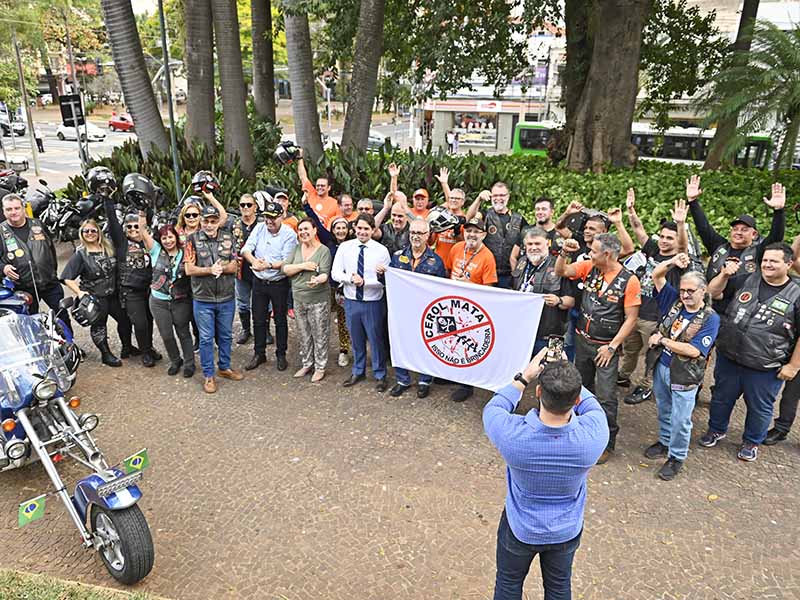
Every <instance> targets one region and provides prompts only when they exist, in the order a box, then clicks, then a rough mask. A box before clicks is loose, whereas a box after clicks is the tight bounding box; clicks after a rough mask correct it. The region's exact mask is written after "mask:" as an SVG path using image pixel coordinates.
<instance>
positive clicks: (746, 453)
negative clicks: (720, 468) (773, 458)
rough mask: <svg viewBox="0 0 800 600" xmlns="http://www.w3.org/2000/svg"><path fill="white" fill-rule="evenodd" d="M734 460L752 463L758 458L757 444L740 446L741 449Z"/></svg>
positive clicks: (748, 443)
mask: <svg viewBox="0 0 800 600" xmlns="http://www.w3.org/2000/svg"><path fill="white" fill-rule="evenodd" d="M736 458H738V459H739V460H746V461H747V462H753V461H754V460H755V459H757V458H758V444H752V443H750V442H745V443H744V444H742V447H741V448H739V453H738V454H737V455H736Z"/></svg>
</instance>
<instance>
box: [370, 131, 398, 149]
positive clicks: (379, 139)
mask: <svg viewBox="0 0 800 600" xmlns="http://www.w3.org/2000/svg"><path fill="white" fill-rule="evenodd" d="M387 141H388V142H389V144H390V146H392V147H394V148H397V147H398V145H397V144H392V138H390V137H389V136H387V135H383V134H382V133H378V132H376V131H370V132H369V138H368V139H367V152H377V151H378V150H380V149H381V148H383V147H384V146H385V145H386V142H387Z"/></svg>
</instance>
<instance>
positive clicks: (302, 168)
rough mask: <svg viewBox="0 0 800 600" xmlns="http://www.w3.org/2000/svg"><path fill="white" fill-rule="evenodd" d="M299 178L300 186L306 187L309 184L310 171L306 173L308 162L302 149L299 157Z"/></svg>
mask: <svg viewBox="0 0 800 600" xmlns="http://www.w3.org/2000/svg"><path fill="white" fill-rule="evenodd" d="M297 176H298V177H299V178H300V185H302V186H303V187H305V185H306V183H307V182H308V171H306V161H305V160H304V157H303V149H302V148H300V155H299V156H298V157H297Z"/></svg>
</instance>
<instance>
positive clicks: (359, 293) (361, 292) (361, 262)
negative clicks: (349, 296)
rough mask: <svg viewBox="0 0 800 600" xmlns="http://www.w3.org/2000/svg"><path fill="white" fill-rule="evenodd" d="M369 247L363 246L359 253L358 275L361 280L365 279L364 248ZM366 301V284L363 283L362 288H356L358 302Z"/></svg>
mask: <svg viewBox="0 0 800 600" xmlns="http://www.w3.org/2000/svg"><path fill="white" fill-rule="evenodd" d="M366 247H367V246H366V245H365V244H361V246H360V250H359V251H358V269H357V273H358V276H359V277H361V279H362V280H363V279H364V248H366ZM363 299H364V284H363V283H362V284H361V285H360V286H358V287H357V288H356V300H363Z"/></svg>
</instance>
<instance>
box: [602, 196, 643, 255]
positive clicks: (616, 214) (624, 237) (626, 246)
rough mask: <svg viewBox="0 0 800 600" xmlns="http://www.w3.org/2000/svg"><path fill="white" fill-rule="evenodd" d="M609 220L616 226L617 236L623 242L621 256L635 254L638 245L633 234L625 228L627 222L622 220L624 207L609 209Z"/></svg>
mask: <svg viewBox="0 0 800 600" xmlns="http://www.w3.org/2000/svg"><path fill="white" fill-rule="evenodd" d="M608 220H609V221H611V223H612V224H613V225H614V227H616V229H617V237H619V241H620V243H621V244H622V248H621V249H620V251H619V256H620V258H625V257H626V256H630V255H631V254H633V252H634V250H636V246H635V245H634V244H633V239H632V238H631V234H630V233H628V230H627V229H625V224H624V223H623V222H622V209H621V208H612V209H611V210H609V211H608Z"/></svg>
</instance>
